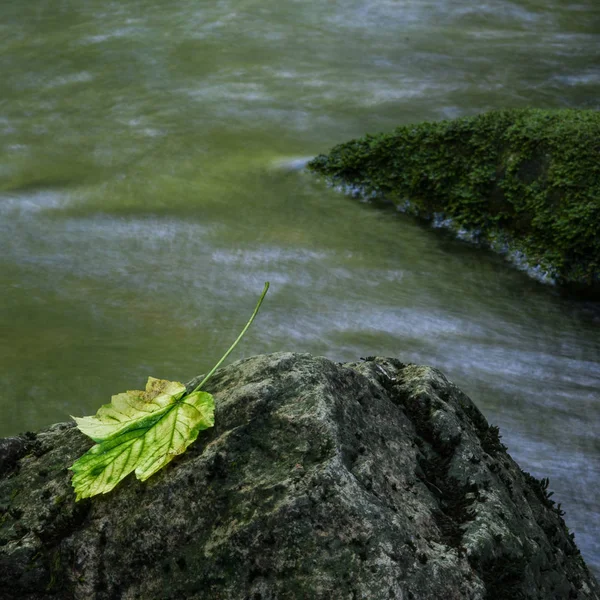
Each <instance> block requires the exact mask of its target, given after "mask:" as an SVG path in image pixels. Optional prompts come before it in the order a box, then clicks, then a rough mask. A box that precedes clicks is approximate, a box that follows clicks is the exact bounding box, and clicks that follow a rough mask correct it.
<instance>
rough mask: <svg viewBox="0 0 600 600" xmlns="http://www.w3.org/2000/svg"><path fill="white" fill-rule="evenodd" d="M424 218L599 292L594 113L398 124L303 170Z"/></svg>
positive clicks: (598, 148)
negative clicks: (501, 246)
mask: <svg viewBox="0 0 600 600" xmlns="http://www.w3.org/2000/svg"><path fill="white" fill-rule="evenodd" d="M308 167H309V168H310V169H312V170H313V171H316V172H318V173H321V174H323V175H325V176H327V177H328V178H331V179H333V180H334V181H343V182H345V183H349V184H352V185H356V186H359V187H360V188H361V189H363V190H364V192H366V193H367V194H369V193H373V192H374V193H376V194H377V195H383V196H384V197H386V198H387V199H390V200H392V201H394V202H395V203H397V204H402V203H403V202H405V201H406V200H409V201H410V204H411V207H412V208H411V210H412V212H413V213H414V214H417V215H418V216H419V217H422V218H424V219H427V220H431V219H432V218H434V215H435V217H437V218H451V219H452V220H453V221H454V223H455V224H456V225H457V226H459V227H463V228H466V229H471V230H475V231H476V232H477V237H478V239H477V241H480V242H482V243H483V244H485V245H491V246H493V245H494V242H497V241H498V240H501V239H502V238H505V239H509V240H511V242H513V243H512V247H513V249H516V250H519V251H521V252H523V253H524V254H525V255H526V257H527V261H528V262H529V264H530V266H536V265H537V266H539V267H540V268H542V269H544V270H547V271H548V273H549V275H550V276H551V277H552V278H553V279H555V280H556V282H557V283H558V284H560V285H573V286H579V287H581V288H588V287H592V286H597V287H600V112H598V111H592V110H588V111H578V110H556V111H550V110H536V109H526V110H502V111H493V112H489V113H485V114H481V115H478V116H475V117H466V118H461V119H456V120H454V121H441V122H436V123H420V124H416V125H408V126H402V127H398V128H397V129H395V130H394V131H392V132H391V133H387V134H379V135H367V136H365V137H363V138H360V139H356V140H352V141H350V142H347V143H344V144H340V145H339V146H336V147H335V148H333V149H332V150H331V152H330V153H329V154H328V155H327V156H325V155H320V156H317V157H316V158H315V159H314V160H313V161H311V162H310V163H309V165H308Z"/></svg>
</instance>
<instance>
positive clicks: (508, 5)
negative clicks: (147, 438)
mask: <svg viewBox="0 0 600 600" xmlns="http://www.w3.org/2000/svg"><path fill="white" fill-rule="evenodd" d="M599 32H600V4H598V3H597V2H596V0H587V1H586V0H581V1H580V2H579V3H564V2H562V1H561V0H536V1H533V0H529V1H520V2H510V1H508V0H491V1H489V2H488V3H487V4H485V3H484V4H479V5H474V4H473V3H472V2H471V1H467V0H458V1H452V2H450V1H449V0H418V1H417V0H331V1H329V2H301V1H300V0H260V1H259V0H210V1H208V0H193V1H192V0H171V1H170V2H165V1H162V2H161V1H159V0H127V1H125V2H123V1H122V0H119V1H118V2H110V1H108V0H21V1H19V2H16V1H15V2H10V1H8V2H2V3H0V75H1V82H2V83H1V84H0V153H1V154H0V155H1V157H2V160H1V161H0V290H1V294H0V383H1V392H0V410H1V415H2V417H1V419H0V435H12V434H16V433H18V432H20V431H24V430H35V429H36V428H40V427H43V426H46V425H49V424H51V423H53V422H56V421H64V420H67V419H68V418H69V415H71V414H72V415H83V414H90V413H94V412H95V411H96V409H97V408H98V407H99V405H100V404H103V403H106V402H107V401H108V399H109V397H110V395H111V394H113V393H117V392H120V391H124V390H125V389H130V388H137V387H139V386H142V385H143V383H144V381H145V378H146V377H147V376H148V375H153V376H156V377H164V378H170V379H179V380H184V381H185V380H188V379H190V378H191V377H192V376H195V375H197V374H199V373H201V372H206V371H207V370H208V368H210V367H211V366H212V364H213V363H214V362H215V361H216V360H217V359H218V358H219V356H220V355H221V353H222V352H223V351H224V350H225V349H226V348H227V347H228V346H229V344H230V343H231V341H232V340H233V339H234V338H235V336H236V335H237V333H238V331H239V330H240V329H241V327H242V326H243V324H244V323H245V321H246V319H247V318H248V316H249V314H250V312H251V311H252V308H253V306H254V303H255V301H256V299H257V297H258V295H259V293H260V291H261V289H262V286H263V282H264V281H267V280H268V281H270V282H271V284H272V287H271V291H270V292H269V294H268V296H267V299H266V302H265V305H264V306H263V310H262V312H261V314H260V315H259V317H258V319H257V321H256V323H255V325H254V327H253V329H251V331H250V332H249V333H248V335H247V336H246V338H245V340H244V342H243V345H242V347H241V348H240V349H239V350H237V351H236V357H238V358H239V357H241V356H243V355H251V354H257V353H262V352H275V351H282V350H288V351H299V352H311V353H314V354H318V355H325V356H327V357H329V358H331V359H334V360H339V361H346V360H356V359H358V358H359V357H361V356H367V355H370V354H376V355H387V356H394V357H398V358H400V359H401V360H403V361H406V362H416V363H422V364H429V365H434V366H437V367H439V368H440V369H442V371H444V372H445V373H446V374H447V375H448V377H449V378H450V379H451V380H453V381H454V382H455V383H456V384H458V385H459V386H460V387H462V388H463V389H464V390H465V391H466V392H467V393H468V394H469V395H470V396H471V397H472V398H473V400H474V401H475V402H476V403H477V404H478V406H479V407H480V408H481V409H482V410H483V411H484V413H485V414H486V416H487V417H488V418H489V420H490V421H491V422H492V423H494V424H497V425H499V426H500V428H501V433H502V434H503V441H504V443H505V444H507V445H508V447H509V451H510V452H511V453H512V455H513V457H514V458H515V459H516V460H517V461H518V462H519V463H520V465H521V466H522V467H523V468H524V469H525V470H528V471H531V472H532V473H533V474H535V475H536V476H538V477H546V476H549V477H550V488H551V489H553V490H554V491H555V496H554V499H555V500H557V501H559V502H561V503H562V505H563V508H564V509H565V510H566V520H567V523H568V525H569V526H570V527H571V528H572V529H573V530H574V531H575V533H576V541H577V542H578V544H579V546H580V547H581V549H582V551H583V554H584V556H585V558H586V559H587V561H588V563H589V564H590V566H591V567H592V568H593V569H595V572H596V573H600V542H599V539H598V538H599V537H600V514H599V513H600V501H599V500H598V497H597V492H598V489H600V442H599V439H600V397H599V389H600V316H599V313H598V306H597V305H591V304H584V303H582V302H578V301H576V299H567V298H564V297H562V296H560V295H558V294H557V293H556V292H555V291H554V290H553V289H552V288H550V287H547V286H543V285H542V284H540V283H538V282H536V281H533V280H532V279H530V278H528V277H527V275H525V274H524V273H522V272H519V271H516V270H515V269H513V268H511V267H509V266H508V265H506V264H505V263H504V262H503V260H502V259H501V258H499V257H497V256H495V255H493V254H491V253H488V252H485V251H480V250H477V249H476V248H473V247H470V246H467V245H465V244H463V243H462V242H460V241H456V240H453V239H450V238H449V237H448V236H446V235H444V234H440V233H439V232H435V231H433V230H431V229H428V228H426V227H423V226H422V225H420V224H418V223H416V222H415V221H414V220H412V219H410V218H407V217H405V216H402V215H397V214H396V213H395V212H394V211H392V210H385V209H378V208H375V207H373V206H370V205H366V204H361V203H358V202H355V201H351V200H349V199H348V198H346V197H344V196H343V195H341V194H339V193H337V192H336V191H335V190H333V189H331V188H328V187H327V186H326V185H325V184H324V183H323V182H321V181H318V180H316V179H315V178H314V177H313V176H312V175H310V174H308V173H306V172H305V171H304V170H303V169H302V165H303V164H304V162H303V161H304V159H305V158H306V157H310V156H314V155H315V154H317V153H319V152H323V151H326V150H327V149H328V148H330V147H331V146H332V145H333V144H335V143H338V142H342V141H346V140H348V139H350V138H352V137H355V136H359V135H362V134H364V133H366V132H377V131H382V130H389V129H391V128H392V127H394V126H396V125H399V124H403V123H410V122H416V121H422V120H436V119H441V118H452V117H456V116H461V115H467V114H474V113H478V112H481V111H484V110H488V109H492V108H501V107H526V106H536V107H542V108H559V107H579V108H594V109H598V108H600V105H599V101H598V98H600V69H599V67H598V62H597V58H598V55H599V52H600V33H599Z"/></svg>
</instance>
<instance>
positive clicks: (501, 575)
mask: <svg viewBox="0 0 600 600" xmlns="http://www.w3.org/2000/svg"><path fill="white" fill-rule="evenodd" d="M192 384H193V382H190V385H192ZM207 391H210V392H211V393H213V394H214V396H215V401H216V406H217V408H216V415H215V427H214V428H213V429H209V430H206V431H203V432H201V433H200V437H199V438H198V441H197V442H196V443H195V444H194V445H192V446H191V447H190V448H189V449H188V451H187V452H186V453H185V454H184V455H182V456H181V457H179V458H178V459H176V460H175V461H173V462H172V463H171V464H170V465H168V466H167V467H166V468H165V469H163V470H162V471H160V472H159V473H157V474H156V475H155V476H153V477H152V478H151V479H149V480H148V481H147V482H144V483H142V482H139V481H137V480H136V479H134V478H132V477H129V478H128V479H126V480H125V481H124V482H122V483H121V484H120V485H119V486H118V487H117V488H116V489H115V490H113V491H112V492H111V493H109V494H107V495H105V496H99V497H94V498H92V499H88V500H85V501H82V502H79V503H75V501H74V499H75V497H74V494H73V491H72V488H71V484H70V471H68V470H67V468H68V467H69V466H70V465H71V464H72V462H73V461H74V460H75V459H76V458H78V457H79V456H80V455H81V454H83V453H84V452H85V451H86V450H87V449H88V448H89V447H90V446H91V444H92V442H91V441H90V440H89V439H88V438H86V437H85V436H84V435H82V434H81V433H80V432H79V431H78V430H77V429H76V428H75V427H74V426H73V425H72V424H70V423H69V424H67V423H64V424H58V425H54V426H53V427H50V428H49V429H47V430H44V431H42V432H39V433H37V434H26V435H24V436H22V437H16V438H8V439H5V440H2V441H1V443H0V469H1V471H2V478H1V480H0V505H1V510H2V512H1V514H2V517H1V528H0V596H1V597H2V598H4V599H6V600H9V599H13V598H27V599H29V600H38V599H50V598H65V599H66V598H77V599H82V600H83V599H85V600H108V599H115V600H116V599H119V600H121V599H122V600H133V599H141V600H149V599H152V600H168V599H173V600H175V599H177V600H181V599H195V600H204V599H206V600H209V599H210V600H219V599H223V600H286V599H311V600H312V599H315V600H317V599H327V600H337V599H339V600H342V599H343V600H355V599H356V600H358V599H373V600H384V599H398V600H400V599H403V600H408V599H414V600H427V599H431V600H452V599H470V600H477V599H481V600H483V599H487V600H492V599H506V600H515V599H534V598H535V599H540V600H551V599H557V600H558V599H560V600H563V599H570V598H573V599H574V598H577V599H580V600H583V599H596V600H597V599H599V598H600V590H599V587H598V584H597V582H596V581H595V580H594V578H593V576H592V575H590V573H589V572H588V570H587V568H586V566H585V564H584V561H583V559H582V558H581V556H580V554H579V551H578V550H577V548H576V546H575V544H574V543H573V536H572V535H570V534H569V532H568V530H567V528H566V527H565V524H564V521H563V519H562V518H561V511H560V509H557V508H556V507H554V505H553V503H552V502H551V501H550V500H549V499H548V498H547V495H546V490H545V487H546V485H547V483H546V482H545V481H543V482H539V481H537V480H536V479H534V478H533V477H531V476H530V475H528V474H526V473H524V472H523V471H521V469H519V467H518V465H517V464H516V463H515V462H514V461H513V460H512V459H511V458H510V456H509V455H508V454H507V453H506V450H505V448H504V446H503V445H502V444H501V443H500V441H499V436H498V430H497V429H496V428H495V427H490V426H489V425H488V423H487V422H486V420H485V418H484V417H483V416H482V414H481V413H480V412H479V410H478V409H477V408H476V407H475V405H474V404H473V402H472V401H471V400H470V399H469V398H468V397H467V396H465V394H464V393H462V392H461V391H460V390H459V389H458V388H457V387H456V386H454V385H453V384H452V383H451V382H449V381H448V380H447V379H446V378H445V377H444V375H443V374H442V373H441V372H439V371H438V370H436V369H433V368H429V367H424V366H418V365H412V364H403V363H401V362H399V361H397V360H394V359H386V358H368V359H366V360H365V361H363V362H358V363H350V364H345V365H342V364H337V363H333V362H331V361H329V360H327V359H325V358H315V357H312V356H310V355H307V354H291V353H285V354H284V353H281V354H272V355H267V356H256V357H253V358H249V359H246V360H242V361H239V362H237V363H234V364H232V365H230V366H228V367H226V368H223V369H221V370H220V371H218V372H217V374H216V375H215V376H214V379H213V380H212V381H211V383H210V385H208V386H207Z"/></svg>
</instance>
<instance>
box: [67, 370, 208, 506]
mask: <svg viewBox="0 0 600 600" xmlns="http://www.w3.org/2000/svg"><path fill="white" fill-rule="evenodd" d="M185 389H186V388H185V386H184V385H183V384H181V383H178V382H172V381H166V380H160V379H154V378H153V377H149V378H148V383H147V385H146V391H145V392H142V391H129V392H125V393H123V394H117V395H116V396H113V398H112V402H111V403H110V404H106V405H104V406H102V407H101V408H100V410H99V411H98V413H97V414H96V416H93V417H83V418H80V419H75V420H76V421H77V425H78V427H79V428H80V429H81V431H83V433H85V434H86V435H89V436H90V437H91V438H92V439H93V440H94V441H99V442H101V443H100V444H97V445H96V446H94V447H93V448H91V449H90V450H88V451H87V452H86V453H85V454H84V455H83V456H82V457H81V458H80V459H79V460H77V461H76V462H75V463H74V464H73V466H72V467H71V470H72V471H73V473H74V475H73V480H72V484H73V487H74V488H75V493H76V495H77V497H76V500H80V499H82V498H89V497H91V496H95V495H96V494H106V493H107V492H110V491H111V490H112V489H113V488H114V487H115V486H116V485H117V484H118V483H119V482H120V481H121V480H122V479H124V478H125V477H126V476H127V475H129V473H131V472H132V471H135V475H136V477H137V478H138V479H140V480H141V481H145V480H146V479H148V477H150V476H151V475H153V474H154V473H156V472H157V471H158V470H159V469H161V468H162V467H164V466H165V465H166V464H168V463H169V462H171V460H173V458H175V456H177V455H178V454H182V453H183V452H185V450H186V448H187V447H188V446H189V445H190V444H191V443H192V442H194V441H195V440H196V438H197V437H198V433H199V432H200V431H201V430H203V429H207V428H208V427H212V426H213V425H214V407H215V405H214V400H213V397H212V395H211V394H208V393H207V392H200V391H195V392H192V393H191V394H187V395H186V394H185Z"/></svg>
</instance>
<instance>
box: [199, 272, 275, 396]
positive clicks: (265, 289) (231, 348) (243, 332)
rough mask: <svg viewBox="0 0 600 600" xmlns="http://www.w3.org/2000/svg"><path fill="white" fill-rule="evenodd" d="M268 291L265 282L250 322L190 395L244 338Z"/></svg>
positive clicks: (267, 285) (267, 283)
mask: <svg viewBox="0 0 600 600" xmlns="http://www.w3.org/2000/svg"><path fill="white" fill-rule="evenodd" d="M268 289H269V282H268V281H267V282H265V288H264V289H263V291H262V294H261V296H260V298H259V299H258V303H257V304H256V308H255V309H254V312H253V313H252V316H251V317H250V320H249V321H248V322H247V323H246V327H244V329H242V333H240V335H238V336H237V339H236V340H235V342H233V344H232V345H231V346H230V348H229V350H227V352H225V354H224V355H223V357H222V358H221V360H220V361H219V362H218V363H217V364H216V365H215V366H214V367H213V368H212V369H211V371H210V373H209V374H208V375H207V376H206V377H205V378H204V379H203V380H202V381H201V382H200V383H199V384H198V385H197V386H196V387H195V388H194V389H193V390H192V391H191V392H190V394H193V393H194V392H197V391H198V390H199V389H200V388H201V387H202V386H203V385H204V384H205V383H206V382H207V381H208V380H209V379H210V378H211V377H212V375H213V373H214V372H215V371H216V370H217V369H218V368H219V367H220V366H221V364H222V363H223V361H224V360H225V359H226V358H227V357H228V356H229V355H230V354H231V353H232V352H233V349H234V348H235V347H236V346H237V345H238V343H239V341H240V340H241V339H242V338H243V337H244V334H245V333H246V331H247V330H248V327H250V325H252V321H254V317H256V315H257V314H258V310H259V309H260V305H261V304H262V303H263V300H264V299H265V296H266V295H267V290H268Z"/></svg>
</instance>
